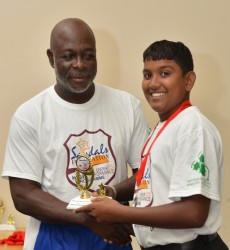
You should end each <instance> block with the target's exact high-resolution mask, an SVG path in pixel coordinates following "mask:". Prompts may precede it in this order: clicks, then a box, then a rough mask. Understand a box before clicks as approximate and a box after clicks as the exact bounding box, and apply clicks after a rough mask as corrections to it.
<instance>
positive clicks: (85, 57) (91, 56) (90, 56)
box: [84, 54, 95, 61]
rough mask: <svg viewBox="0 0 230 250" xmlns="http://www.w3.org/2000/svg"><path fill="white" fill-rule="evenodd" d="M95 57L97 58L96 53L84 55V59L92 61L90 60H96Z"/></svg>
mask: <svg viewBox="0 0 230 250" xmlns="http://www.w3.org/2000/svg"><path fill="white" fill-rule="evenodd" d="M94 59H95V55H94V54H86V55H84V60H86V61H90V60H94Z"/></svg>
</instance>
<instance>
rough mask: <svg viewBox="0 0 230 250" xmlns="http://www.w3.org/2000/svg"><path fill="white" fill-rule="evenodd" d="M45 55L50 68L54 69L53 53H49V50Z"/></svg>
mask: <svg viewBox="0 0 230 250" xmlns="http://www.w3.org/2000/svg"><path fill="white" fill-rule="evenodd" d="M46 54H47V56H48V58H49V62H50V65H51V67H52V68H54V56H53V52H52V51H51V49H47V51H46Z"/></svg>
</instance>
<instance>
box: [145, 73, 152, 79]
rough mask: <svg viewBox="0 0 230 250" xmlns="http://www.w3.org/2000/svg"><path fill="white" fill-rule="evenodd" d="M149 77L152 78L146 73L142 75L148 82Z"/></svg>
mask: <svg viewBox="0 0 230 250" xmlns="http://www.w3.org/2000/svg"><path fill="white" fill-rule="evenodd" d="M151 77H152V74H151V73H148V72H146V73H144V79H146V80H149V79H150V78H151Z"/></svg>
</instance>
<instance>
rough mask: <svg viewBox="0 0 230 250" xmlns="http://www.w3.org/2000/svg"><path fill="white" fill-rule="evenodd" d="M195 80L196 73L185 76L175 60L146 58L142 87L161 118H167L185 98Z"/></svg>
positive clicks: (162, 119)
mask: <svg viewBox="0 0 230 250" xmlns="http://www.w3.org/2000/svg"><path fill="white" fill-rule="evenodd" d="M194 82H195V73H194V72H192V71H191V72H188V73H187V74H186V75H184V76H183V74H182V70H181V68H180V66H179V65H178V64H177V63H176V62H175V61H174V60H158V61H153V60H146V61H145V62H144V69H143V82H142V89H143V92H144V94H145V98H146V99H147V101H148V102H149V105H150V106H151V108H152V109H153V110H155V111H156V112H158V114H159V117H160V120H161V121H164V120H166V119H167V118H168V117H169V116H170V115H171V114H172V113H173V112H174V111H175V110H176V109H177V108H178V107H179V106H180V105H181V103H182V102H184V101H185V100H188V99H189V91H190V90H191V89H192V87H193V84H194Z"/></svg>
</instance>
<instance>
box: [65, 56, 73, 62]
mask: <svg viewBox="0 0 230 250" xmlns="http://www.w3.org/2000/svg"><path fill="white" fill-rule="evenodd" d="M63 58H64V60H65V61H70V60H72V59H73V56H72V55H65V56H63Z"/></svg>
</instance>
